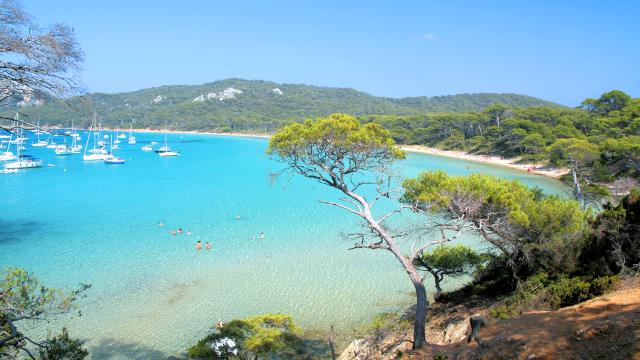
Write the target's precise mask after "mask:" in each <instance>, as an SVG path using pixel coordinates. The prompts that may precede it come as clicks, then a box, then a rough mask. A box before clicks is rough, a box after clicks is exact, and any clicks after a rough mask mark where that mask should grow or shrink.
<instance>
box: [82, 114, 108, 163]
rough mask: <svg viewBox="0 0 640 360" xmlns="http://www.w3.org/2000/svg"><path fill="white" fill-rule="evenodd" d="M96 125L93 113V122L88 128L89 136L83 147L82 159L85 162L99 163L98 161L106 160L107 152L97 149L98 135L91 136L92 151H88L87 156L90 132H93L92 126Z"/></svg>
mask: <svg viewBox="0 0 640 360" xmlns="http://www.w3.org/2000/svg"><path fill="white" fill-rule="evenodd" d="M95 123H96V113H93V122H92V123H91V127H90V128H89V135H88V136H87V144H86V145H85V148H84V154H83V155H82V159H83V160H85V161H100V160H104V159H106V158H107V156H108V154H107V151H106V150H105V149H104V148H102V147H100V148H98V147H97V145H98V137H99V136H100V133H94V134H93V137H94V139H93V149H90V150H89V151H88V152H89V153H88V154H87V149H88V148H89V140H90V139H91V135H92V134H91V132H92V130H93V126H94V125H95Z"/></svg>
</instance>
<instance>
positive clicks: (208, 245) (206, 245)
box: [204, 241, 211, 250]
mask: <svg viewBox="0 0 640 360" xmlns="http://www.w3.org/2000/svg"><path fill="white" fill-rule="evenodd" d="M204 248H205V249H207V250H209V249H211V244H209V242H208V241H207V243H206V244H204Z"/></svg>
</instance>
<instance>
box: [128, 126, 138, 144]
mask: <svg viewBox="0 0 640 360" xmlns="http://www.w3.org/2000/svg"><path fill="white" fill-rule="evenodd" d="M127 143H129V145H135V144H136V137H135V136H133V125H131V127H130V128H129V140H127Z"/></svg>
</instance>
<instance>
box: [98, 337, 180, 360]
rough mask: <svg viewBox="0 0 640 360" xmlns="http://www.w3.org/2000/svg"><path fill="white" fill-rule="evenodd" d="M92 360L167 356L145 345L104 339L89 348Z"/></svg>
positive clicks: (156, 358) (145, 358)
mask: <svg viewBox="0 0 640 360" xmlns="http://www.w3.org/2000/svg"><path fill="white" fill-rule="evenodd" d="M89 352H90V354H91V358H92V359H96V360H100V359H132V360H133V359H135V360H137V359H140V360H142V359H144V360H147V359H149V360H159V359H167V358H168V356H169V355H168V354H166V353H164V352H162V351H160V350H156V349H153V348H150V347H148V346H145V345H141V344H136V343H129V342H125V341H121V340H117V339H104V340H101V341H100V342H98V343H97V344H95V345H92V346H90V347H89Z"/></svg>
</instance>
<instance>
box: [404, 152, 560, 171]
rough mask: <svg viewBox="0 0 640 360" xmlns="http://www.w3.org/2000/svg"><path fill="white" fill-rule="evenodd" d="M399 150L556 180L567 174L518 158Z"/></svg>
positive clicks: (558, 169) (557, 169)
mask: <svg viewBox="0 0 640 360" xmlns="http://www.w3.org/2000/svg"><path fill="white" fill-rule="evenodd" d="M400 148H401V149H402V150H404V151H407V152H415V153H421V154H429V155H436V156H446V157H451V158H456V159H464V160H469V161H474V162H479V163H484V164H491V165H499V166H506V167H509V168H512V169H517V170H522V171H527V172H530V173H533V174H537V175H543V176H548V177H552V178H554V179H557V178H559V177H561V176H562V175H564V174H566V173H567V172H568V170H567V169H562V168H551V167H547V166H544V165H540V164H522V163H518V160H519V159H518V158H513V159H505V158H502V157H498V156H487V155H475V154H469V153H465V152H463V151H451V150H440V149H435V148H431V147H427V146H422V145H400Z"/></svg>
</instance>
